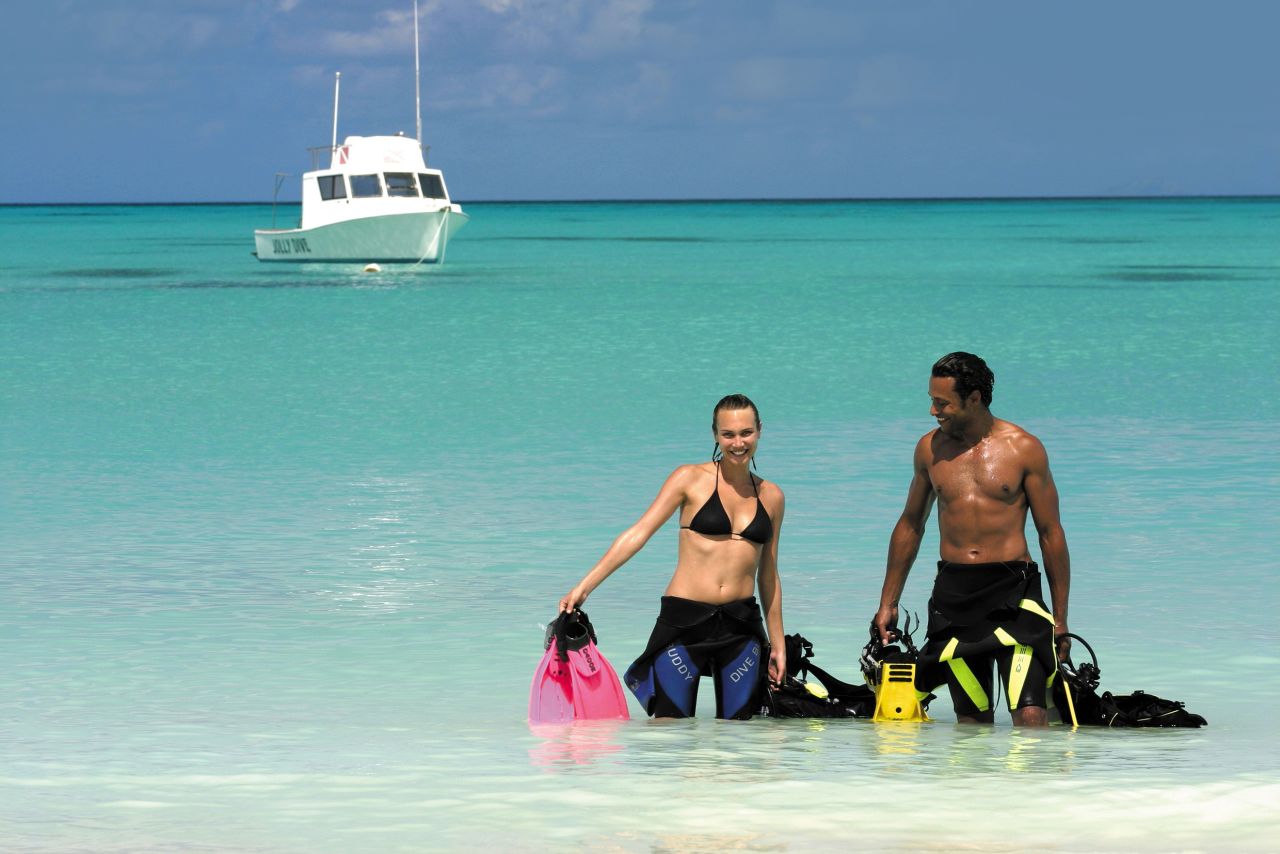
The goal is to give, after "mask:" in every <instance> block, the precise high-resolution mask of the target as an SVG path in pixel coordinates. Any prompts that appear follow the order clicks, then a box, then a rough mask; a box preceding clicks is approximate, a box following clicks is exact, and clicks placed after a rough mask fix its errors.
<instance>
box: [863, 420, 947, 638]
mask: <svg viewBox="0 0 1280 854" xmlns="http://www.w3.org/2000/svg"><path fill="white" fill-rule="evenodd" d="M931 435H932V434H929V435H926V436H925V437H924V438H922V439H921V440H920V441H919V442H918V443H917V444H916V452H915V458H914V460H913V461H912V467H913V469H914V474H913V476H912V478H911V486H910V488H908V489H907V505H906V507H904V508H903V510H902V515H901V516H900V517H898V524H896V525H894V526H893V533H892V534H891V535H890V536H889V559H888V561H887V562H886V564H885V570H884V586H883V587H882V588H881V590H880V609H879V610H878V611H876V616H875V619H874V620H873V621H872V623H873V624H874V625H875V627H876V628H877V629H878V630H879V632H880V640H881V641H883V642H884V643H889V641H890V638H889V630H890V629H892V628H893V627H894V626H896V625H897V623H898V600H899V599H901V598H902V590H903V588H904V587H906V586H907V575H908V574H909V573H910V572H911V564H912V563H914V562H915V559H916V554H917V553H918V552H919V551H920V541H921V540H922V539H924V529H925V524H926V523H927V522H928V521H929V511H930V510H932V509H933V500H934V497H935V496H934V491H933V482H932V481H931V480H930V479H929V457H928V454H929V438H930V436H931Z"/></svg>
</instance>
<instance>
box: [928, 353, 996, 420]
mask: <svg viewBox="0 0 1280 854" xmlns="http://www.w3.org/2000/svg"><path fill="white" fill-rule="evenodd" d="M933 375H934V376H935V377H951V378H952V379H954V380H955V381H956V394H957V395H959V397H960V399H961V400H967V399H968V397H969V395H970V394H972V393H973V391H974V389H977V391H978V393H979V394H981V395H982V405H983V406H988V407H989V406H991V391H992V389H993V388H995V384H996V375H995V374H993V373H991V369H990V368H988V367H987V363H986V362H984V361H982V359H981V358H980V357H978V356H975V355H973V354H972V353H964V352H955V353H948V354H947V355H945V356H943V357H942V358H941V359H939V360H938V361H936V362H934V363H933Z"/></svg>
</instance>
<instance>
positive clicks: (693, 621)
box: [623, 596, 766, 720]
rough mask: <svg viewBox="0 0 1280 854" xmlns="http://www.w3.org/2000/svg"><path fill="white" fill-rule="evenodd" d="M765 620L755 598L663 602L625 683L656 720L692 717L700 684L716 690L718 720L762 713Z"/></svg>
mask: <svg viewBox="0 0 1280 854" xmlns="http://www.w3.org/2000/svg"><path fill="white" fill-rule="evenodd" d="M765 637H766V636H765V630H764V620H763V619H762V618H761V615H760V606H759V605H758V604H756V599H755V597H754V596H752V597H750V598H747V599H739V600H737V601H734V602H726V603H725V604H723V605H709V604H707V603H705V602H695V601H693V600H692V599H681V598H680V597H679V596H663V597H662V610H661V611H660V612H659V613H658V622H657V624H656V625H655V626H654V627H653V634H651V635H650V636H649V645H648V647H646V648H645V651H644V653H643V654H642V655H641V656H640V657H639V658H637V659H636V661H635V663H634V664H632V665H631V666H630V667H629V668H627V672H626V675H625V676H624V677H623V681H624V682H626V683H627V687H628V688H630V689H631V693H633V694H635V695H636V699H637V700H639V701H640V705H642V706H644V708H645V711H646V712H648V713H649V715H650V716H652V717H656V718H687V717H692V716H693V713H694V709H695V707H696V706H697V703H698V680H699V679H700V678H701V677H702V676H703V674H706V673H710V674H711V675H712V677H713V678H714V679H715V685H716V717H718V718H731V719H734V720H746V719H747V718H750V717H751V716H752V715H754V714H755V712H756V709H757V708H758V707H759V702H758V701H759V688H760V679H761V676H762V674H763V673H764V668H763V666H762V664H763V659H764V656H765V652H764V650H765V648H766V647H765Z"/></svg>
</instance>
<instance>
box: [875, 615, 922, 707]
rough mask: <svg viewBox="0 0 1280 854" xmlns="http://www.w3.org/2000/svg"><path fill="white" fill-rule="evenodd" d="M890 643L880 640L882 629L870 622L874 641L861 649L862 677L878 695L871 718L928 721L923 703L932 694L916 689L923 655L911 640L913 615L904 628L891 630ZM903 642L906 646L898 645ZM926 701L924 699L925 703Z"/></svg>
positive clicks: (908, 617) (908, 616)
mask: <svg viewBox="0 0 1280 854" xmlns="http://www.w3.org/2000/svg"><path fill="white" fill-rule="evenodd" d="M889 638H890V641H889V642H890V644H891V645H890V646H885V645H884V643H882V642H881V640H880V630H879V629H877V628H876V626H875V623H872V624H871V642H870V643H868V644H867V645H866V646H865V647H863V649H862V658H861V662H862V676H863V678H864V679H865V680H866V682H867V685H869V686H870V687H871V690H872V691H874V692H875V695H876V707H875V711H874V712H873V713H872V715H871V720H873V721H876V722H881V721H920V722H923V721H928V720H929V719H930V718H929V716H928V715H927V714H925V711H924V703H925V702H928V701H929V700H931V699H933V695H932V694H929V693H927V692H925V693H922V692H919V691H917V690H916V660H917V659H918V658H919V657H920V653H919V651H917V650H916V646H915V644H914V643H912V642H911V616H910V615H907V622H906V625H904V626H903V627H902V628H901V629H898V628H893V629H890V630H889ZM899 642H900V643H901V644H902V646H904V647H906V648H905V649H902V648H900V647H898V646H896V644H897V643H899ZM922 701H923V702H922Z"/></svg>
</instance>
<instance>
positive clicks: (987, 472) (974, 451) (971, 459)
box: [929, 446, 1023, 504]
mask: <svg viewBox="0 0 1280 854" xmlns="http://www.w3.org/2000/svg"><path fill="white" fill-rule="evenodd" d="M929 479H930V480H931V481H932V483H933V489H934V491H935V492H936V493H937V495H938V499H939V500H940V501H942V502H943V503H948V502H951V501H957V500H960V501H963V500H973V499H985V500H994V501H1002V502H1006V503H1010V504H1012V503H1015V502H1016V501H1018V500H1020V498H1021V496H1022V479H1023V467H1022V465H1021V464H1020V463H1019V462H1018V461H1017V459H1014V458H1011V457H1010V456H1007V455H1006V456H1001V455H997V454H992V453H989V452H987V450H986V449H985V448H984V447H983V446H979V447H976V448H971V449H969V450H967V451H963V452H961V453H958V454H956V455H955V456H953V457H950V458H939V459H936V460H935V461H934V462H933V464H932V465H930V467H929Z"/></svg>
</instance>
